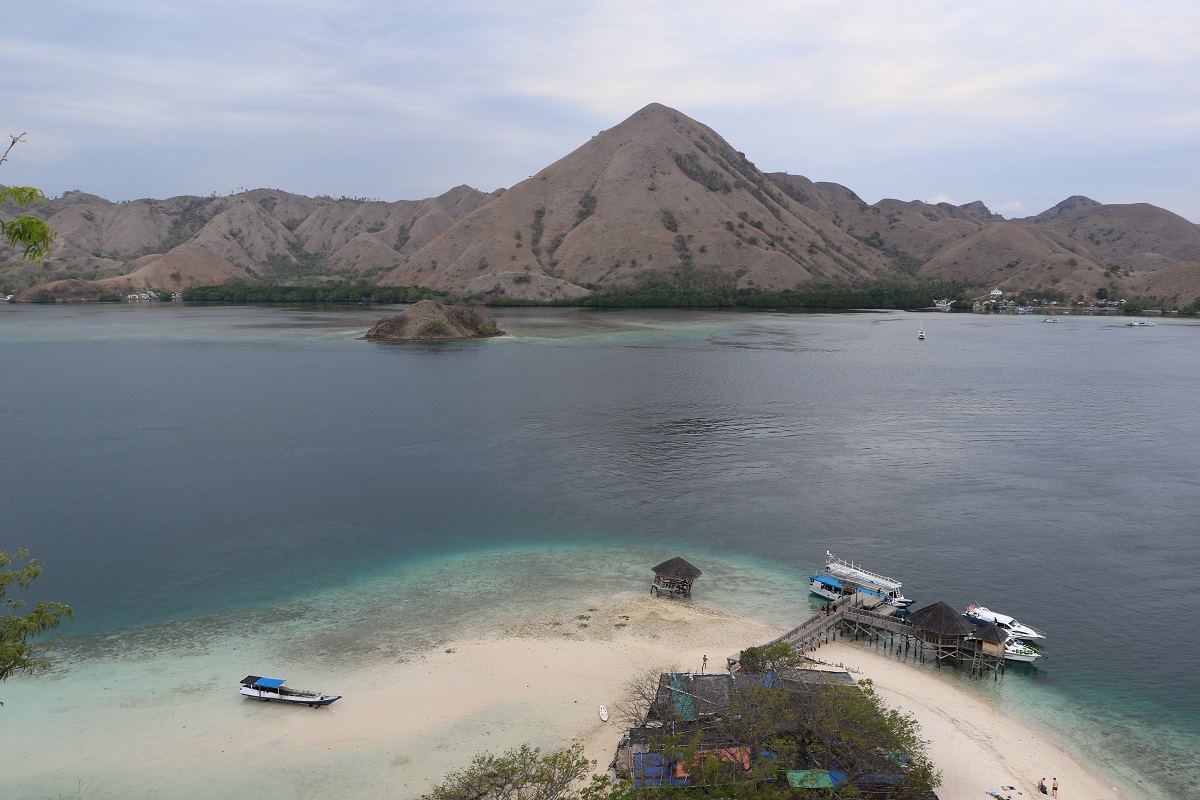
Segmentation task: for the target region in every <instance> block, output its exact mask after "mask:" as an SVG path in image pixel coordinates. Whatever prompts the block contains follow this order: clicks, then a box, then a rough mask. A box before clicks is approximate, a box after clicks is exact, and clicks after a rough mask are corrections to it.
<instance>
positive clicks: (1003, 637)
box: [971, 622, 1008, 658]
mask: <svg viewBox="0 0 1200 800" xmlns="http://www.w3.org/2000/svg"><path fill="white" fill-rule="evenodd" d="M971 638H972V639H974V640H975V641H976V642H978V649H979V652H981V653H983V654H984V655H985V656H992V657H994V658H1004V643H1005V642H1006V641H1007V640H1008V634H1007V633H1005V632H1004V631H1002V630H1001V629H1000V626H999V625H997V624H996V623H994V622H989V623H988V624H987V625H984V626H983V627H982V628H980V629H979V630H977V631H975V633H974V635H972V636H971Z"/></svg>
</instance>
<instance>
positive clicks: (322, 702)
mask: <svg viewBox="0 0 1200 800" xmlns="http://www.w3.org/2000/svg"><path fill="white" fill-rule="evenodd" d="M285 682H286V681H285V680H284V679H283V678H264V677H262V676H260V675H247V676H246V677H244V678H242V681H241V684H242V688H241V689H240V690H239V694H241V695H242V696H243V697H252V698H254V699H255V700H264V701H266V700H278V701H280V702H283V703H300V704H303V705H308V706H311V707H312V708H320V707H321V706H327V705H329V704H330V703H332V702H333V701H334V700H340V699H341V695H335V694H321V693H320V692H310V691H307V690H305V689H292V688H290V687H288V686H284V683H285Z"/></svg>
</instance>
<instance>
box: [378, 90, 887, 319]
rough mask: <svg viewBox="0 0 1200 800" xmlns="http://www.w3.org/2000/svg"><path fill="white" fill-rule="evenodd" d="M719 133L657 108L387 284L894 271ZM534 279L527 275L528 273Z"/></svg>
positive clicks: (578, 153) (831, 276)
mask: <svg viewBox="0 0 1200 800" xmlns="http://www.w3.org/2000/svg"><path fill="white" fill-rule="evenodd" d="M889 261H890V259H889V258H888V257H887V256H886V255H885V254H883V253H882V252H881V251H879V250H878V249H876V248H872V247H870V246H868V245H866V244H864V243H862V242H861V241H858V240H857V239H855V238H854V237H852V236H850V235H848V234H846V233H845V232H843V231H840V230H838V229H837V227H836V226H835V225H833V224H831V223H830V221H829V220H828V219H825V218H823V217H821V216H820V214H818V213H815V212H813V211H812V210H810V209H808V208H806V207H805V206H803V205H802V204H799V203H793V202H791V201H790V200H789V198H788V197H787V196H786V195H785V194H784V193H783V192H782V191H781V190H780V189H779V187H777V186H775V185H774V184H772V183H771V181H770V180H769V179H768V178H767V177H766V176H765V175H764V174H763V173H762V172H760V171H759V170H758V169H757V168H756V167H755V166H754V165H753V164H752V163H750V162H749V161H748V160H747V159H746V158H745V156H744V155H743V154H742V153H739V152H737V151H736V150H734V149H733V148H732V147H731V146H730V145H729V144H728V143H727V142H725V140H724V139H722V138H721V137H720V136H718V135H717V134H716V133H715V132H714V131H712V130H711V129H710V128H708V127H706V126H704V125H701V124H700V123H698V122H696V121H695V120H693V119H689V118H688V117H686V116H684V115H682V114H680V113H679V112H677V111H674V110H672V109H670V108H667V107H665V106H662V105H658V104H652V105H649V106H646V107H645V108H643V109H642V110H640V111H638V112H637V113H636V114H634V115H633V116H631V117H630V118H629V119H627V120H625V121H624V122H622V123H621V124H620V125H617V126H616V127H615V128H612V129H610V130H607V131H603V132H601V133H600V134H599V135H597V136H595V137H593V138H592V139H591V140H590V141H589V142H587V143H586V144H584V145H583V146H582V147H580V148H578V149H577V150H575V151H574V152H572V153H570V154H569V155H567V156H565V157H564V158H562V159H560V160H559V161H557V162H555V163H553V164H551V165H550V166H548V167H546V168H545V169H543V170H542V171H541V172H539V173H538V174H536V175H534V176H533V177H532V178H530V179H528V180H526V181H523V182H521V183H520V184H518V185H516V186H514V187H513V188H511V189H509V190H508V191H507V192H505V193H504V194H503V195H501V196H500V197H498V198H497V199H495V200H493V201H492V202H490V203H488V204H486V205H484V206H482V207H481V208H479V209H478V210H476V211H475V212H473V213H472V214H470V215H468V216H466V217H464V218H463V219H462V220H460V221H459V222H457V223H455V224H454V225H453V226H451V227H450V228H449V229H447V230H446V231H445V232H443V233H442V234H441V235H439V236H438V237H437V238H436V239H434V240H433V241H431V242H430V243H429V244H427V245H426V246H424V247H422V248H421V249H420V250H418V251H417V252H416V253H414V254H412V255H411V256H409V257H408V258H407V259H406V260H405V262H404V263H403V264H402V265H400V266H399V267H397V268H396V269H395V270H393V271H392V272H390V273H388V274H387V275H386V276H385V277H383V278H382V279H381V280H380V282H381V283H385V284H391V285H413V284H419V285H423V286H431V287H433V288H439V289H448V290H457V291H463V290H464V289H465V290H468V291H470V289H471V288H473V287H487V286H491V287H492V288H493V290H495V286H496V284H497V283H499V284H500V289H502V290H503V291H504V292H505V293H506V294H515V295H517V296H520V297H527V298H534V299H548V298H552V297H561V296H568V297H570V296H577V295H580V294H583V293H585V292H586V291H588V290H590V289H594V288H612V287H630V286H645V285H655V284H668V283H669V284H674V285H679V284H683V285H706V284H725V285H736V286H746V287H759V288H776V289H778V288H792V287H795V286H800V285H805V284H809V283H812V282H815V281H834V282H841V283H848V282H854V281H863V280H868V279H871V278H875V277H881V276H892V275H895V274H896V273H895V271H894V270H892V268H891V267H890V266H889ZM522 272H523V273H526V274H527V276H528V278H527V279H525V278H522V277H521V273H522Z"/></svg>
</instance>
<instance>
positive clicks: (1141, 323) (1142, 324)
mask: <svg viewBox="0 0 1200 800" xmlns="http://www.w3.org/2000/svg"><path fill="white" fill-rule="evenodd" d="M1152 325H1154V323H1153V322H1147V321H1146V320H1144V319H1135V320H1133V321H1132V322H1126V323H1125V327H1126V328H1148V327H1151V326H1152Z"/></svg>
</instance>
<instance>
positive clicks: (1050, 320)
mask: <svg viewBox="0 0 1200 800" xmlns="http://www.w3.org/2000/svg"><path fill="white" fill-rule="evenodd" d="M1042 322H1058V320H1056V319H1055V318H1054V317H1046V318H1045V319H1044V320H1042Z"/></svg>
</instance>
